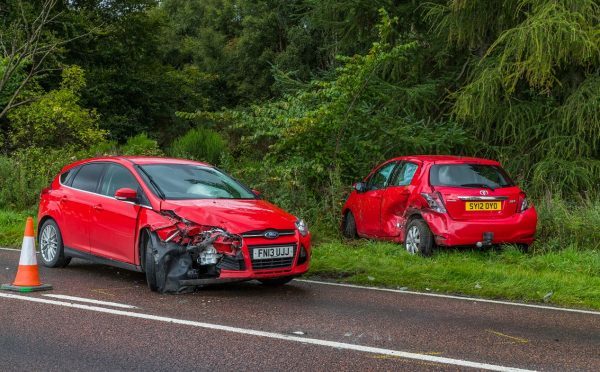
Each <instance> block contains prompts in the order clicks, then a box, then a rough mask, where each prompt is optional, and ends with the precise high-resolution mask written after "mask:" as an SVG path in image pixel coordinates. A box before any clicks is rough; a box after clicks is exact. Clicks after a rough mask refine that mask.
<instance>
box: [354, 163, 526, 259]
mask: <svg viewBox="0 0 600 372" xmlns="http://www.w3.org/2000/svg"><path fill="white" fill-rule="evenodd" d="M536 223H537V213H536V211H535V208H534V207H533V205H532V204H530V203H529V202H528V201H527V198H526V196H525V193H524V192H523V191H521V189H520V188H519V187H518V186H516V185H515V184H514V182H513V181H512V180H511V179H510V177H509V176H508V175H507V173H506V172H505V171H504V170H503V169H502V167H501V166H500V163H498V162H497V161H492V160H487V159H479V158H466V157H457V156H424V155H421V156H405V157H399V158H396V159H392V160H388V161H386V162H385V163H383V164H381V165H379V166H378V167H376V168H375V169H374V170H373V171H372V172H371V173H370V174H369V176H368V177H366V178H365V180H364V181H363V182H359V183H357V184H355V185H354V190H353V191H352V193H351V194H350V197H349V198H348V200H347V201H346V203H345V205H344V208H343V215H342V232H343V234H344V235H345V236H346V237H348V238H354V237H357V236H360V237H369V238H379V239H385V240H392V241H397V242H404V245H405V246H406V250H407V251H408V252H410V253H417V252H420V253H422V254H424V255H429V254H431V253H432V249H433V247H434V245H437V246H468V245H476V246H478V247H482V246H484V245H491V244H508V243H513V244H518V245H520V246H522V247H523V248H526V247H528V246H529V245H530V244H531V243H533V240H534V235H535V231H536Z"/></svg>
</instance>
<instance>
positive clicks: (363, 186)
mask: <svg viewBox="0 0 600 372" xmlns="http://www.w3.org/2000/svg"><path fill="white" fill-rule="evenodd" d="M354 190H356V191H357V192H365V191H367V184H366V183H364V182H357V183H355V184H354Z"/></svg>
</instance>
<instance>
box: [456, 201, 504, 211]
mask: <svg viewBox="0 0 600 372" xmlns="http://www.w3.org/2000/svg"><path fill="white" fill-rule="evenodd" d="M465 209H466V210H468V211H499V210H501V209H502V203H501V202H499V201H495V202H479V201H477V202H467V204H466V205H465Z"/></svg>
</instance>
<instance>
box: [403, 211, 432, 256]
mask: <svg viewBox="0 0 600 372" xmlns="http://www.w3.org/2000/svg"><path fill="white" fill-rule="evenodd" d="M404 246H405V247H406V251H407V252H408V253H410V254H415V253H421V254H422V255H423V256H431V254H432V253H433V234H432V233H431V230H429V226H427V223H425V221H423V220H420V219H415V220H412V221H410V223H409V224H408V226H407V227H406V237H405V238H404Z"/></svg>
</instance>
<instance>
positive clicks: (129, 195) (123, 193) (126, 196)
mask: <svg viewBox="0 0 600 372" xmlns="http://www.w3.org/2000/svg"><path fill="white" fill-rule="evenodd" d="M137 198H138V195H137V191H135V190H134V189H130V188H127V187H123V188H122V189H118V190H117V191H115V199H117V200H123V201H130V202H137Z"/></svg>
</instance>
